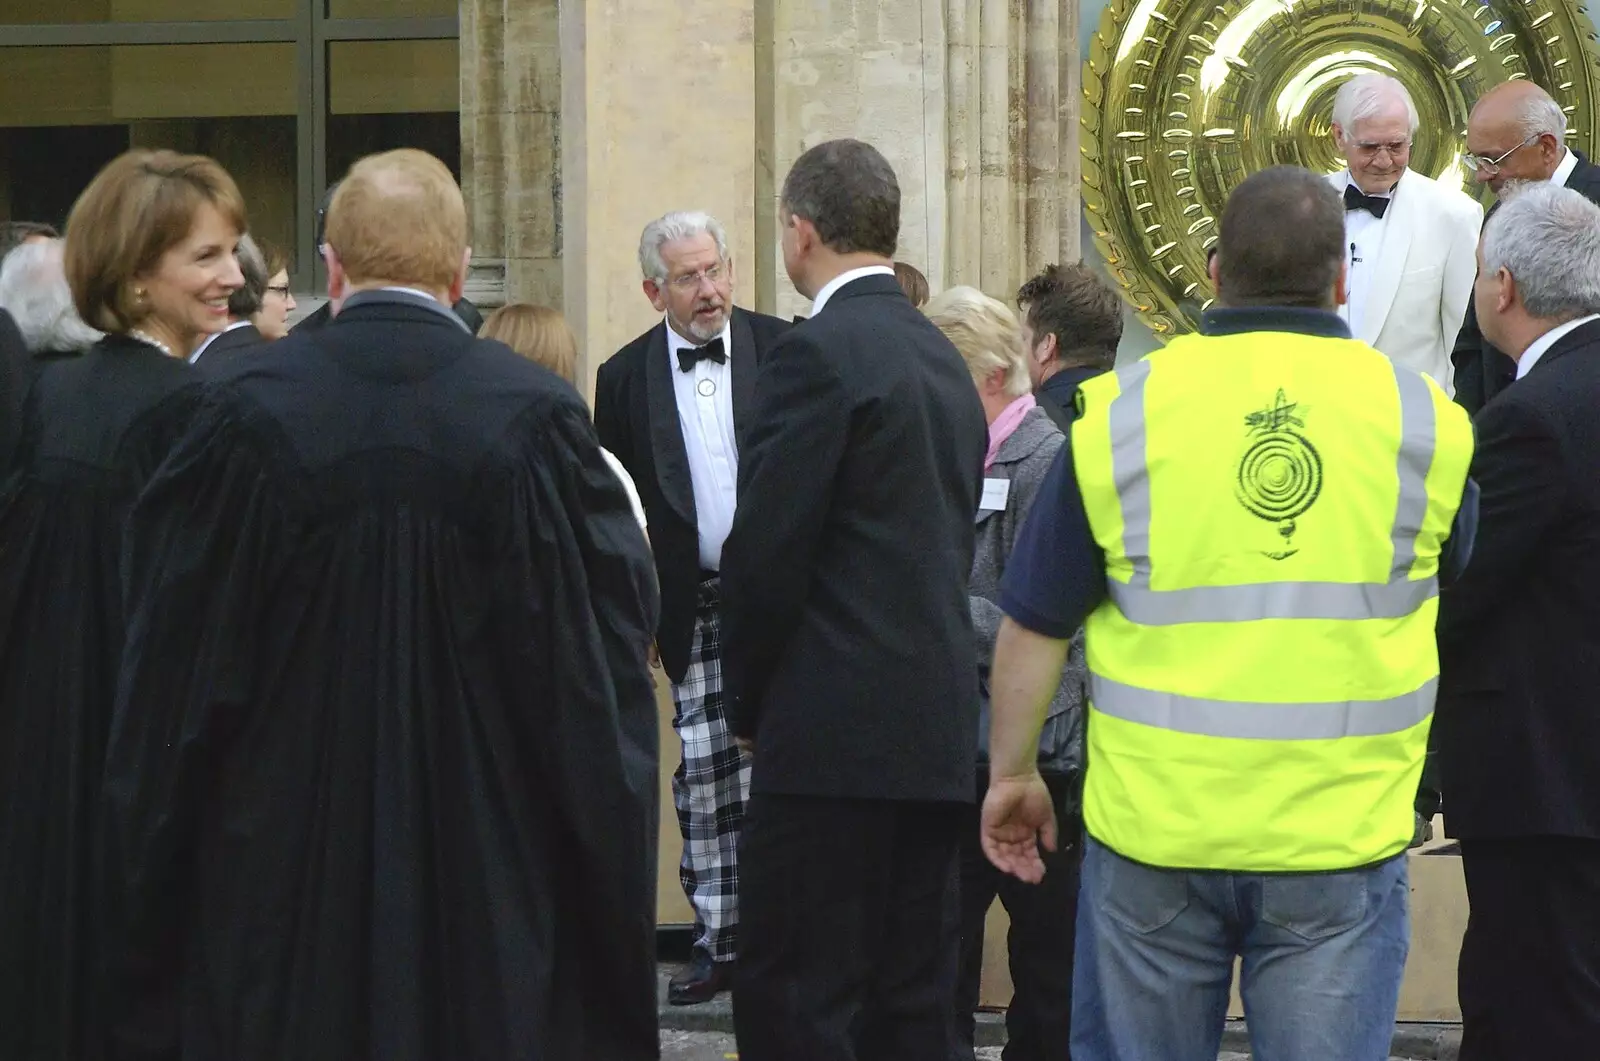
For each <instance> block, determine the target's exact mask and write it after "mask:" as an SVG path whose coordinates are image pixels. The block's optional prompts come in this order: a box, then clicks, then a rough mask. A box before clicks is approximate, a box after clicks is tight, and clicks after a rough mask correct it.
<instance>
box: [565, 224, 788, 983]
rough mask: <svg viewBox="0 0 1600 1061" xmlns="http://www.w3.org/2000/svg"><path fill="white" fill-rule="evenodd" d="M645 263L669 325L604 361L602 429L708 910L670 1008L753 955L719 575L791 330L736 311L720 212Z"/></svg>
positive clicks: (693, 864) (685, 228)
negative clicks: (742, 921) (678, 746)
mask: <svg viewBox="0 0 1600 1061" xmlns="http://www.w3.org/2000/svg"><path fill="white" fill-rule="evenodd" d="M639 268H640V271H641V272H642V273H643V274H644V293H645V297H647V298H649V299H650V303H651V305H653V306H654V307H655V309H656V311H657V312H659V313H660V314H662V320H661V323H660V324H657V325H656V326H655V327H654V328H651V329H650V330H649V331H647V332H645V333H644V334H643V335H641V336H639V337H638V338H637V339H635V340H633V342H631V343H629V344H628V345H627V346H625V347H623V348H622V349H621V350H619V351H617V353H616V354H615V355H614V356H612V357H611V358H610V359H609V360H607V361H606V363H605V364H603V365H601V366H600V372H599V375H598V377H597V379H596V381H595V399H594V421H595V430H596V431H597V432H598V433H599V435H600V444H601V445H602V446H604V447H606V449H608V450H610V451H611V452H612V453H613V454H615V455H616V457H617V459H618V460H620V461H621V462H622V465H623V467H624V468H626V469H627V470H628V474H629V475H630V476H632V477H633V481H634V485H635V486H636V487H637V488H638V490H639V499H640V501H641V502H642V503H643V505H644V510H645V516H646V518H647V519H648V520H649V523H650V542H651V545H652V547H653V549H654V552H655V563H656V574H657V577H658V579H659V585H660V587H661V622H660V627H659V631H658V633H657V635H656V646H657V651H658V652H659V653H660V662H661V664H662V665H663V666H665V668H666V672H667V677H669V678H670V679H671V680H672V702H673V705H674V711H673V720H672V725H673V729H675V730H676V731H677V733H678V736H679V737H680V738H681V739H682V741H683V761H682V763H681V765H680V766H679V767H678V770H677V772H676V773H675V774H674V775H673V779H672V796H673V803H674V804H675V805H676V807H677V811H678V826H679V829H680V830H681V831H682V833H683V859H682V861H681V862H680V864H679V869H678V875H679V879H680V881H681V882H682V884H683V889H684V892H685V893H686V894H687V895H688V897H689V904H690V906H692V907H693V908H694V915H695V942H694V952H693V959H692V960H691V961H690V963H689V966H688V967H687V968H686V969H684V970H683V971H681V972H680V973H679V974H678V975H676V976H675V977H673V979H672V982H671V983H670V984H669V985H668V1001H669V1002H671V1003H672V1004H674V1005H692V1004H694V1003H697V1002H705V1001H708V1000H709V999H711V998H712V997H713V996H715V995H716V994H717V993H718V992H719V991H723V990H725V989H726V988H727V987H728V986H729V985H730V984H731V983H732V979H733V968H734V960H735V958H736V957H737V956H738V930H739V869H738V852H739V829H740V826H741V824H742V823H743V821H744V803H745V800H746V799H747V798H748V797H749V794H750V763H749V760H748V759H747V758H746V757H745V756H743V755H742V754H740V752H739V747H738V745H737V743H735V741H734V739H733V732H732V730H731V729H730V728H729V726H728V718H727V713H726V711H725V709H724V703H723V692H722V690H723V686H722V652H721V645H722V638H721V634H720V630H721V607H720V605H719V599H720V593H721V591H720V588H719V587H720V583H721V579H720V575H719V574H718V572H719V569H720V568H721V566H722V546H723V542H724V541H725V540H726V539H727V537H728V531H729V530H730V529H731V528H732V526H733V513H734V507H735V501H736V491H737V487H738V479H737V476H738V469H739V454H740V453H741V452H742V451H743V449H744V444H745V440H746V439H747V438H748V437H749V434H750V429H751V425H752V422H753V418H754V416H755V387H756V369H757V366H758V365H759V364H760V363H761V361H762V359H763V358H764V357H766V354H767V351H768V350H769V349H771V347H772V344H773V343H774V342H775V341H776V340H777V338H778V336H779V335H780V334H782V333H783V332H784V331H786V330H787V329H788V327H789V325H788V324H787V323H785V322H784V321H781V320H779V319H778V318H776V317H768V316H766V315H764V314H760V313H750V312H747V311H746V310H742V309H739V308H738V307H736V306H735V305H734V304H733V288H734V272H733V260H732V259H731V258H730V257H729V255H728V246H727V236H726V234H725V233H724V231H723V228H722V226H721V225H720V224H719V223H718V222H717V220H716V219H715V218H713V217H711V216H710V215H709V214H706V213H703V212H700V211H676V212H674V213H670V214H667V215H665V216H664V217H660V218H657V219H656V220H654V221H652V222H650V224H648V225H646V226H645V229H644V233H643V235H642V236H641V237H640V240H639Z"/></svg>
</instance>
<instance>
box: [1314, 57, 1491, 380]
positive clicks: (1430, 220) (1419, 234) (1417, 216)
mask: <svg viewBox="0 0 1600 1061" xmlns="http://www.w3.org/2000/svg"><path fill="white" fill-rule="evenodd" d="M1416 131H1417V108H1416V105H1415V104H1413V103H1412V102H1411V96H1410V94H1409V93H1408V92H1407V91H1406V89H1405V86H1403V85H1402V84H1401V83H1400V82H1399V81H1397V80H1395V79H1394V78H1392V77H1389V76H1388V75H1386V74H1362V75H1360V76H1359V77H1354V78H1351V79H1350V80H1349V81H1346V82H1345V83H1344V85H1343V86H1341V87H1340V89H1339V94H1338V97H1337V98H1336V99H1335V100H1334V105H1333V142H1334V147H1335V148H1336V149H1337V150H1338V152H1339V154H1340V155H1341V156H1342V157H1343V158H1344V159H1345V160H1346V162H1347V163H1348V164H1349V165H1348V168H1347V169H1344V170H1341V171H1340V172H1338V173H1335V174H1333V175H1331V176H1330V177H1329V178H1328V180H1329V181H1331V182H1332V183H1333V186H1334V187H1335V188H1337V189H1338V190H1339V191H1340V192H1342V193H1343V194H1344V197H1345V237H1346V243H1347V246H1346V249H1345V256H1346V262H1345V264H1346V265H1347V267H1348V268H1349V274H1348V276H1349V280H1348V285H1347V291H1348V302H1347V303H1346V305H1345V306H1344V307H1343V308H1342V309H1341V310H1340V313H1341V315H1343V316H1344V317H1345V319H1346V320H1347V321H1348V322H1349V324H1350V331H1351V332H1352V333H1353V334H1354V335H1355V337H1356V338H1357V339H1360V340H1362V341H1363V342H1365V343H1367V344H1369V345H1371V346H1375V347H1377V348H1378V350H1379V351H1381V352H1382V353H1384V354H1385V355H1387V356H1388V357H1389V358H1390V359H1391V360H1392V361H1394V362H1396V363H1397V364H1401V365H1405V366H1406V367H1407V368H1412V369H1415V370H1416V371H1418V372H1426V373H1427V374H1428V375H1430V376H1432V377H1433V378H1434V379H1435V380H1437V381H1438V382H1439V384H1440V385H1441V386H1443V387H1444V388H1445V389H1446V391H1449V392H1450V393H1454V387H1453V384H1452V380H1451V371H1450V350H1451V347H1452V346H1454V344H1455V340H1456V332H1458V331H1460V330H1461V323H1462V320H1463V319H1464V318H1465V317H1466V312H1467V304H1468V303H1469V302H1470V301H1471V299H1472V284H1473V280H1474V278H1475V277H1476V275H1477V247H1478V229H1479V228H1480V227H1482V225H1483V207H1481V206H1480V205H1478V203H1477V201H1476V200H1474V199H1473V198H1471V197H1470V196H1468V195H1467V194H1466V193H1465V192H1463V191H1461V189H1459V188H1456V187H1452V186H1449V185H1447V184H1444V183H1441V182H1439V181H1436V180H1433V179H1431V178H1429V177H1427V176H1424V175H1423V174H1421V173H1417V172H1415V171H1413V170H1410V169H1407V168H1406V166H1407V164H1408V163H1409V162H1410V161H1411V140H1412V137H1413V136H1414V135H1415V134H1416Z"/></svg>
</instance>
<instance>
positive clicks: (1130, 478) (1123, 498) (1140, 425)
mask: <svg viewBox="0 0 1600 1061" xmlns="http://www.w3.org/2000/svg"><path fill="white" fill-rule="evenodd" d="M1149 377H1150V362H1148V361H1135V362H1134V363H1133V364H1131V365H1129V366H1128V367H1127V368H1126V369H1124V370H1122V371H1121V372H1118V373H1117V382H1118V384H1119V385H1120V386H1121V387H1122V393H1120V394H1118V395H1117V396H1116V397H1115V398H1113V399H1111V407H1110V408H1109V409H1108V410H1106V416H1107V418H1108V419H1109V420H1110V427H1111V480H1112V485H1113V486H1115V487H1116V490H1117V500H1118V501H1119V502H1120V503H1121V505H1122V555H1123V556H1126V557H1127V558H1128V562H1129V563H1131V564H1133V579H1132V581H1131V582H1130V583H1129V585H1133V586H1148V585H1150V473H1149V470H1148V469H1147V468H1146V467H1145V460H1144V437H1145V431H1144V382H1145V380H1146V379H1148V378H1149Z"/></svg>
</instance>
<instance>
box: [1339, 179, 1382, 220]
mask: <svg viewBox="0 0 1600 1061" xmlns="http://www.w3.org/2000/svg"><path fill="white" fill-rule="evenodd" d="M1391 201H1392V200H1390V199H1387V198H1385V197H1384V196H1381V195H1367V194H1365V193H1364V192H1362V190H1361V189H1360V188H1357V187H1356V186H1355V185H1354V184H1346V185H1345V186H1344V208H1345V210H1347V211H1349V210H1365V211H1366V212H1367V213H1369V214H1371V215H1372V216H1373V217H1382V216H1383V212H1384V211H1385V210H1387V209H1389V203H1390V202H1391Z"/></svg>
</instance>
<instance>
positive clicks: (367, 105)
mask: <svg viewBox="0 0 1600 1061" xmlns="http://www.w3.org/2000/svg"><path fill="white" fill-rule="evenodd" d="M457 4H458V0H226V2H223V3H218V0H0V221H4V220H12V219H17V220H38V221H47V222H50V223H52V224H55V225H57V226H60V225H61V224H62V223H64V222H65V220H66V217H67V214H68V213H69V212H70V211H71V209H72V204H73V203H74V202H75V201H76V199H77V197H78V195H79V194H80V193H81V192H82V190H83V188H84V187H85V186H86V185H87V184H88V183H89V181H90V180H91V179H93V177H94V175H95V174H96V173H97V172H99V170H100V169H101V167H103V166H104V165H105V164H106V163H107V162H109V161H110V160H111V159H113V158H115V157H116V156H117V155H119V154H121V153H122V152H123V151H126V150H127V149H128V148H129V147H146V146H147V147H170V148H174V149H176V150H180V151H187V152H198V153H200V154H206V155H210V156H212V157H213V158H215V159H217V161H219V162H221V163H222V164H223V165H224V166H225V167H227V169H228V171H229V172H230V173H232V174H233V177H234V180H236V181H237V182H238V184H239V188H240V190H241V191H242V192H243V194H244V196H245V202H246V205H247V206H248V208H249V212H250V223H251V228H252V230H253V231H254V232H255V234H256V235H257V236H258V237H260V238H262V239H263V240H266V241H267V242H270V243H272V244H274V245H276V246H278V247H279V248H281V249H283V250H284V251H285V252H286V253H287V254H288V256H289V257H290V259H291V261H293V262H294V269H293V273H294V277H293V278H294V282H295V284H296V286H297V287H298V288H299V289H300V290H309V289H311V288H313V287H314V286H315V285H316V274H317V266H318V262H317V257H316V251H315V248H313V247H312V246H311V239H310V236H311V224H312V223H311V217H312V214H313V213H314V211H315V209H316V205H317V203H318V202H319V201H320V200H321V198H322V193H323V189H322V188H321V187H320V186H313V185H314V184H315V183H316V178H319V177H321V176H322V175H323V174H326V176H327V178H328V180H330V181H331V180H337V179H338V178H339V177H340V176H341V175H342V174H343V173H344V172H345V171H346V170H348V169H349V167H350V165H351V163H353V162H355V161H356V159H358V158H360V157H362V156H363V155H368V154H371V153H373V152H377V151H386V150H389V149H391V148H396V147H417V148H421V149H423V150H425V151H428V152H431V153H432V154H434V155H437V156H438V157H439V158H441V159H443V160H444V162H445V163H446V164H447V165H448V166H449V167H450V169H451V171H452V172H454V173H455V174H456V177H457V179H458V180H459V179H460V174H461V130H460V106H461V104H460V98H461V86H460V78H461V63H460V56H459V54H458V53H459V49H460V43H459V40H458V39H457V37H456V31H455V27H454V21H455V19H456V18H457ZM335 19H339V20H351V21H347V22H341V23H338V24H337V25H335V24H334V23H333V22H332V21H331V20H335ZM417 19H427V20H430V21H428V22H426V23H423V22H413V23H409V24H408V20H417ZM222 21H228V22H232V23H235V25H232V26H228V27H222V26H217V27H216V28H215V30H211V29H209V28H208V27H210V26H212V25H214V24H215V23H218V22H222ZM238 23H247V24H248V25H247V26H245V27H244V32H242V33H241V32H240V29H241V27H240V26H239V25H238ZM39 27H46V28H43V29H40V28H39ZM213 34H214V35H215V36H216V37H217V38H223V37H226V38H227V39H226V40H223V39H217V40H215V41H214V42H208V43H196V39H197V38H198V40H199V41H201V42H205V41H206V40H207V38H208V37H210V36H212V35H213ZM324 34H326V35H327V36H331V37H335V38H337V39H336V40H332V41H330V42H329V43H328V46H327V47H326V49H322V50H318V51H315V52H314V51H313V50H312V49H310V48H308V47H306V45H308V44H310V42H311V41H312V40H319V39H326V37H324V36H323V35H324ZM422 34H426V35H427V37H422V36H421V35H422ZM435 37H437V38H439V39H433V38H435ZM180 40H181V41H182V42H181V43H180ZM23 41H28V43H27V44H26V45H24V44H23V43H22V42H23ZM7 45H9V46H7ZM302 61H305V62H309V63H310V64H311V68H310V69H305V68H303V67H302V65H301V63H302ZM318 114H321V115H322V116H323V117H324V119H325V120H324V122H323V123H321V124H323V126H324V130H323V131H324V133H325V135H324V136H322V137H321V141H322V142H317V137H316V135H315V129H314V127H315V125H316V124H317V123H316V122H314V121H313V119H314V117H315V116H317V115H318Z"/></svg>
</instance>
